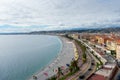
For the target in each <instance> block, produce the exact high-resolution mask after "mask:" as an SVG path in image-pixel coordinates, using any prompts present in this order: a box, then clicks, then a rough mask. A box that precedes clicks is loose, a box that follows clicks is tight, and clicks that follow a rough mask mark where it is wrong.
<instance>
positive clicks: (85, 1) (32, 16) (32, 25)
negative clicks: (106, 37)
mask: <svg viewBox="0 0 120 80" xmlns="http://www.w3.org/2000/svg"><path fill="white" fill-rule="evenodd" d="M119 24H120V0H0V32H21V31H35V30H56V29H67V28H76V27H79V28H82V27H84V28H88V27H89V28H93V27H103V25H106V27H108V26H109V25H119ZM104 27H105V26H104Z"/></svg>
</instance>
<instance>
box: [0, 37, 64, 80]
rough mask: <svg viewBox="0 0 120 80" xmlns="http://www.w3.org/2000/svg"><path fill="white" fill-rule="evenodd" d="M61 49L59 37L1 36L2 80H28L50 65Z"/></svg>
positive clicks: (0, 77)
mask: <svg viewBox="0 0 120 80" xmlns="http://www.w3.org/2000/svg"><path fill="white" fill-rule="evenodd" d="M61 47H62V43H61V40H60V39H59V38H58V37H57V36H49V35H0V80H27V79H28V78H30V77H31V76H32V75H33V74H35V73H36V72H38V71H40V70H41V69H43V68H44V67H45V66H47V65H48V64H50V63H51V62H52V60H54V59H55V57H56V56H57V55H58V54H59V52H60V50H61Z"/></svg>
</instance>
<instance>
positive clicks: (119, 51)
mask: <svg viewBox="0 0 120 80" xmlns="http://www.w3.org/2000/svg"><path fill="white" fill-rule="evenodd" d="M116 59H117V60H118V61H120V40H117V46H116Z"/></svg>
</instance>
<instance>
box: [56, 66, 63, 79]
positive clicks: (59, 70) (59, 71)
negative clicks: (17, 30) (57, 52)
mask: <svg viewBox="0 0 120 80" xmlns="http://www.w3.org/2000/svg"><path fill="white" fill-rule="evenodd" d="M57 75H58V78H59V77H60V76H61V75H63V73H62V69H61V68H60V67H58V72H57Z"/></svg>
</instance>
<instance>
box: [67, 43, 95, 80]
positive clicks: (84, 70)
mask: <svg viewBox="0 0 120 80" xmlns="http://www.w3.org/2000/svg"><path fill="white" fill-rule="evenodd" d="M76 46H78V44H76ZM79 48H80V46H79ZM79 54H81V53H79ZM86 55H87V62H86V63H85V64H83V65H81V67H80V71H78V72H77V73H75V74H74V75H73V76H70V77H69V78H67V79H66V80H83V79H85V80H86V79H87V78H88V77H89V76H90V75H91V74H92V73H94V72H95V71H96V65H95V64H96V60H94V58H93V56H92V55H91V54H90V51H89V50H87V51H86ZM81 57H82V55H81ZM80 77H81V78H82V79H81V78H80Z"/></svg>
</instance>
